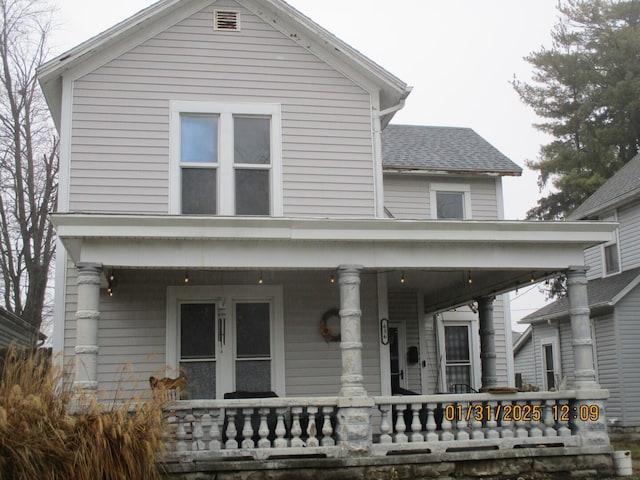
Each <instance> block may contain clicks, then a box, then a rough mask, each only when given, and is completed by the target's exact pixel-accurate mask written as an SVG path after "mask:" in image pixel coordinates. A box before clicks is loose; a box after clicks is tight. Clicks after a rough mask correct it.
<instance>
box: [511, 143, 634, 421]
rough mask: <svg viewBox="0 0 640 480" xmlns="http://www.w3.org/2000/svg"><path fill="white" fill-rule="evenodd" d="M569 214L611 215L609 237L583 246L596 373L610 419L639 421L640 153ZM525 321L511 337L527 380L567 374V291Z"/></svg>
mask: <svg viewBox="0 0 640 480" xmlns="http://www.w3.org/2000/svg"><path fill="white" fill-rule="evenodd" d="M569 220H613V221H617V222H618V223H619V228H618V230H617V231H616V232H615V234H614V237H613V238H612V240H611V241H610V242H608V243H605V244H603V245H599V246H596V247H591V248H588V249H586V250H585V253H584V255H585V265H587V266H589V267H590V269H589V271H588V273H587V278H588V280H589V282H588V294H589V308H590V309H591V329H592V335H593V337H594V339H595V344H594V354H595V355H594V357H595V359H596V363H597V365H596V370H597V374H598V380H599V382H600V384H601V385H602V387H603V388H606V389H608V390H609V392H610V397H609V400H608V403H607V418H608V419H609V422H610V424H612V425H618V426H620V427H629V428H634V429H637V428H639V427H640V403H638V396H640V348H638V346H639V345H640V155H636V156H635V157H634V158H633V159H632V160H630V161H629V162H628V163H627V164H626V165H625V166H624V167H623V168H622V169H620V171H619V172H617V173H616V174H615V175H614V176H613V177H612V178H611V179H609V180H608V181H607V182H606V183H605V184H604V185H603V186H602V187H600V189H598V190H597V191H596V192H595V193H594V194H593V195H592V196H591V197H589V198H588V199H587V200H586V201H585V202H584V203H583V204H582V205H580V206H579V207H578V208H577V209H576V210H575V211H574V212H573V213H572V214H571V215H570V217H569ZM522 322H524V323H529V324H530V326H529V328H528V329H527V331H526V332H525V334H524V335H523V336H522V337H520V338H519V339H518V340H517V341H516V342H515V344H514V357H515V370H516V373H521V374H522V379H523V382H524V383H531V384H533V385H538V386H540V387H541V389H545V390H548V389H550V388H552V387H554V386H558V384H559V383H561V382H563V381H564V379H566V380H567V381H568V382H569V383H571V380H572V372H573V360H574V359H573V353H572V348H571V336H570V332H571V326H570V321H569V307H568V302H567V299H566V298H562V299H560V300H558V301H556V302H554V303H552V304H549V305H546V306H545V307H543V308H541V309H540V310H538V311H536V312H534V313H532V314H531V315H529V316H527V317H525V318H524V319H522Z"/></svg>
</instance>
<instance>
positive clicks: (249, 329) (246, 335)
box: [236, 303, 271, 358]
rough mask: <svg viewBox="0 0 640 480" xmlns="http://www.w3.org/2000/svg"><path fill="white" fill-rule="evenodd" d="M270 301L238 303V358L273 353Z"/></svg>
mask: <svg viewBox="0 0 640 480" xmlns="http://www.w3.org/2000/svg"><path fill="white" fill-rule="evenodd" d="M269 315H270V305H269V304H268V303H238V304H237V305H236V331H237V335H236V342H237V345H236V354H237V357H238V358H255V357H268V356H269V355H271V334H270V333H269V327H270V325H269Z"/></svg>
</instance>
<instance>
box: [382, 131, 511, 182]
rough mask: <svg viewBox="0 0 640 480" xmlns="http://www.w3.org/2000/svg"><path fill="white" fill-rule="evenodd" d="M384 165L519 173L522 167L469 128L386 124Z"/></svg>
mask: <svg viewBox="0 0 640 480" xmlns="http://www.w3.org/2000/svg"><path fill="white" fill-rule="evenodd" d="M382 158H383V166H384V167H385V168H388V169H411V170H427V171H435V172H448V173H455V172H460V173H466V172H473V173H485V174H495V175H516V176H517V175H521V174H522V169H521V168H520V167H519V166H518V165H516V164H515V163H513V162H512V161H511V160H509V159H508V158H507V157H506V156H505V155H504V154H502V153H501V152H500V151H499V150H498V149H496V148H495V147H494V146H493V145H491V144H490V143H489V142H487V141H486V140H485V139H484V138H482V137H481V136H480V135H478V134H477V133H476V132H474V131H473V130H472V129H470V128H456V127H427V126H420V125H388V126H387V127H386V128H385V129H384V130H383V132H382Z"/></svg>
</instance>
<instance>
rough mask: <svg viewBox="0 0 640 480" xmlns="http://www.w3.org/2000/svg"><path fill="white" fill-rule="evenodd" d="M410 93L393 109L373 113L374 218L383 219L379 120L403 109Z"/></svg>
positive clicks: (380, 126) (380, 129)
mask: <svg viewBox="0 0 640 480" xmlns="http://www.w3.org/2000/svg"><path fill="white" fill-rule="evenodd" d="M410 92H411V90H409V91H407V92H406V94H405V95H404V97H403V98H402V99H400V101H399V102H398V103H397V104H396V105H394V106H393V107H389V108H387V109H386V110H382V111H381V112H377V113H376V112H374V113H373V158H374V166H375V185H374V187H375V192H376V209H375V214H376V218H385V214H384V185H383V180H382V121H381V120H380V119H381V118H382V117H384V116H385V115H389V114H390V113H394V112H397V111H398V110H400V109H402V108H404V104H405V102H406V98H407V95H409V93H410Z"/></svg>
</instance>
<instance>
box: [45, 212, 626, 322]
mask: <svg viewBox="0 0 640 480" xmlns="http://www.w3.org/2000/svg"><path fill="white" fill-rule="evenodd" d="M52 221H53V223H54V225H55V226H56V229H57V232H58V236H59V238H60V239H61V240H62V242H63V244H64V246H65V247H66V249H67V251H68V252H69V254H70V256H71V258H72V259H73V260H74V261H75V262H76V263H80V262H88V263H99V264H103V265H108V266H110V267H114V268H119V269H120V268H125V269H127V268H159V269H184V268H189V269H193V270H197V269H206V270H263V271H270V270H305V269H306V270H318V269H327V270H334V269H335V268H337V267H338V266H340V265H361V266H362V267H363V268H364V269H366V270H369V271H372V270H373V271H378V272H389V273H390V277H391V278H390V282H391V283H390V286H391V285H392V284H393V282H394V281H398V282H399V278H400V275H401V272H404V274H405V275H406V279H407V280H408V281H407V284H406V285H405V287H406V288H415V289H418V290H420V291H423V292H424V293H425V300H426V302H425V304H427V305H429V310H431V311H437V310H441V309H446V308H449V307H451V306H455V305H461V304H464V303H466V302H470V301H471V300H473V299H474V298H478V297H480V296H486V295H492V294H498V293H501V292H505V291H509V290H513V289H514V288H516V286H518V285H522V284H526V283H529V282H530V279H531V277H532V276H533V277H534V278H536V279H541V278H543V277H545V276H551V275H552V274H553V273H554V272H558V271H562V270H565V269H567V268H568V267H569V266H572V265H582V264H583V263H584V257H583V250H584V249H585V248H587V247H589V246H592V245H595V244H598V243H601V242H606V241H609V240H610V239H611V237H612V234H613V232H614V230H615V228H616V226H617V224H616V223H606V222H584V221H583V222H517V221H402V220H395V219H371V220H356V219H345V220H326V219H287V218H246V217H245V218H243V217H234V218H229V217H188V216H173V215H165V216H138V215H95V214H54V215H52ZM469 274H471V275H472V278H473V282H472V283H469V282H468V276H469ZM395 277H397V278H395Z"/></svg>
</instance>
